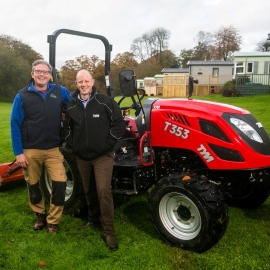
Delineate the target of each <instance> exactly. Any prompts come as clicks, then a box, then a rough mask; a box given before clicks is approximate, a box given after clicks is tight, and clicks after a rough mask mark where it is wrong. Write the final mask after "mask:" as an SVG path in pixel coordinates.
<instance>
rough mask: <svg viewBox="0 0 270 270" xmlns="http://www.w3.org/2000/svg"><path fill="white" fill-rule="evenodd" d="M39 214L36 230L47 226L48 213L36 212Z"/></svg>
mask: <svg viewBox="0 0 270 270" xmlns="http://www.w3.org/2000/svg"><path fill="white" fill-rule="evenodd" d="M36 216H37V221H36V223H35V225H34V230H35V231H38V230H42V229H44V227H45V226H46V223H47V222H46V215H44V214H38V213H36Z"/></svg>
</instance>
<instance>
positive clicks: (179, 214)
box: [148, 174, 228, 252]
mask: <svg viewBox="0 0 270 270" xmlns="http://www.w3.org/2000/svg"><path fill="white" fill-rule="evenodd" d="M148 200H149V208H150V215H151V219H152V222H153V224H154V225H155V228H156V230H157V232H158V233H159V234H160V236H161V237H162V238H163V239H164V240H165V242H167V243H168V244H169V245H172V246H177V247H180V248H182V249H185V250H190V251H196V252H203V251H205V250H207V249H209V248H210V247H212V246H213V245H214V244H215V243H217V242H218V241H219V240H220V238H221V237H222V236H223V234H224V233H225V231H226V228H227V224H228V207H227V205H226V204H224V202H223V195H222V194H221V192H220V190H219V188H218V187H217V186H216V185H215V184H213V183H211V182H209V181H199V180H197V177H196V176H187V175H184V174H173V175H171V176H168V177H164V178H162V179H161V180H160V181H159V182H158V183H157V184H156V185H155V186H154V187H153V189H152V190H151V192H150V195H149V199H148Z"/></svg>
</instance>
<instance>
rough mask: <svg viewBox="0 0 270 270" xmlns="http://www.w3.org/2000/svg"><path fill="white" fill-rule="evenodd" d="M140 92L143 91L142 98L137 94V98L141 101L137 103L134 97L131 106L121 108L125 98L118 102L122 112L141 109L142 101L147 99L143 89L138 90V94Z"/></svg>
mask: <svg viewBox="0 0 270 270" xmlns="http://www.w3.org/2000/svg"><path fill="white" fill-rule="evenodd" d="M138 91H141V92H142V94H141V95H140V96H139V95H138V94H137V96H138V97H139V99H138V100H137V101H136V100H135V98H134V96H131V97H130V98H131V100H132V102H133V103H132V104H131V105H130V106H125V107H121V106H120V105H121V103H122V101H123V100H124V99H125V98H126V97H125V96H122V97H121V99H120V100H119V101H118V105H119V107H120V109H121V110H123V111H124V110H128V109H134V110H138V109H139V108H140V103H141V101H142V99H143V98H144V97H145V90H144V89H142V88H139V89H137V92H138Z"/></svg>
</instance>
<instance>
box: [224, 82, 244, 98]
mask: <svg viewBox="0 0 270 270" xmlns="http://www.w3.org/2000/svg"><path fill="white" fill-rule="evenodd" d="M221 94H222V96H224V97H238V96H240V94H239V93H237V91H236V87H235V80H234V79H233V80H231V81H227V82H225V83H224V84H223V86H222V88H221Z"/></svg>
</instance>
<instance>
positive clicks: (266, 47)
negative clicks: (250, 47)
mask: <svg viewBox="0 0 270 270" xmlns="http://www.w3.org/2000/svg"><path fill="white" fill-rule="evenodd" d="M255 50H256V51H258V52H269V51H270V41H269V40H262V41H260V42H259V43H257V47H256V49H255Z"/></svg>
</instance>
